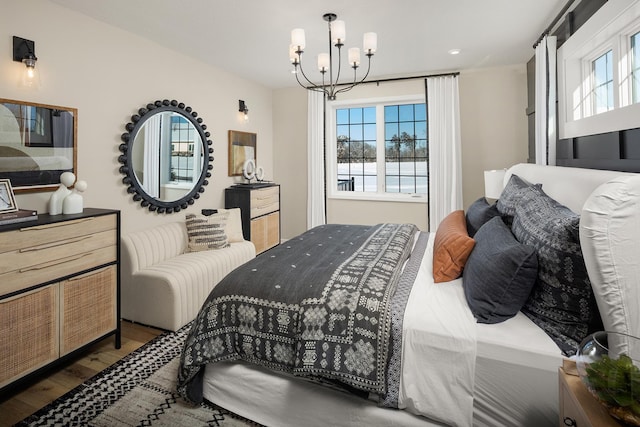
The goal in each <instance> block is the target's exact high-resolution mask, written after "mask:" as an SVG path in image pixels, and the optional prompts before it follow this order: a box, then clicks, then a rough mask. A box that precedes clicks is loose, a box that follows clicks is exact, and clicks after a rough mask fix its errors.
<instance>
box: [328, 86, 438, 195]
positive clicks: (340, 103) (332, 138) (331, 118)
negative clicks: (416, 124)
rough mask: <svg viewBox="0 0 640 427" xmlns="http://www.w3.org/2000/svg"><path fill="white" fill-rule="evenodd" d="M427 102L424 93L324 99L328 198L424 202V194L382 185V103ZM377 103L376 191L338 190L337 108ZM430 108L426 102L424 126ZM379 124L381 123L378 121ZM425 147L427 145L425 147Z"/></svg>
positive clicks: (375, 104) (383, 158) (368, 105)
mask: <svg viewBox="0 0 640 427" xmlns="http://www.w3.org/2000/svg"><path fill="white" fill-rule="evenodd" d="M421 103H423V104H424V103H426V98H425V95H424V94H414V95H404V96H393V97H380V98H362V99H347V100H335V101H330V102H328V103H327V129H326V136H327V138H326V141H327V143H326V148H325V149H326V159H325V167H326V171H327V176H326V178H325V179H326V182H327V198H328V199H341V200H369V201H387V202H408V203H427V194H417V193H386V192H385V191H384V188H385V187H384V186H385V133H384V132H385V126H384V122H385V121H384V106H385V105H403V104H421ZM364 107H376V165H377V168H376V172H377V177H378V179H377V191H376V192H375V193H373V192H359V191H356V192H354V191H338V189H337V187H338V165H337V144H336V140H337V135H336V110H338V109H344V108H364ZM428 116H429V110H428V106H427V130H428V129H429V123H428V121H429V119H428ZM381 124H382V125H381ZM428 146H429V137H428V134H427V147H428ZM427 149H428V148H427ZM427 152H428V151H427ZM428 171H429V168H428V164H427V183H428V179H429V178H428Z"/></svg>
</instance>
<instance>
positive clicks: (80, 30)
mask: <svg viewBox="0 0 640 427" xmlns="http://www.w3.org/2000/svg"><path fill="white" fill-rule="evenodd" d="M13 35H16V36H19V37H24V38H27V39H30V40H33V41H35V45H36V56H37V57H38V63H37V67H38V69H39V70H40V73H41V81H42V86H41V88H40V89H39V90H38V91H31V90H26V89H24V88H20V87H18V85H17V81H18V78H19V73H20V72H21V71H22V69H24V65H22V64H21V63H18V62H13V61H12V60H11V51H12V36H13ZM0 52H2V55H1V56H0V58H2V60H0V76H1V77H0V97H3V98H9V99H16V100H21V101H32V102H38V103H44V104H52V105H61V106H68V107H75V108H77V109H78V173H77V175H78V179H83V180H85V181H87V183H88V189H87V191H86V192H85V194H84V204H85V206H87V207H100V208H114V209H120V210H121V211H122V226H123V232H124V233H126V232H128V231H130V230H134V229H140V228H146V227H151V226H153V225H154V224H159V223H162V222H167V221H176V220H180V219H183V218H184V212H199V211H200V209H202V208H216V207H223V204H224V188H225V187H228V186H229V185H231V184H233V182H234V178H231V177H228V176H227V159H228V157H227V144H228V143H227V132H228V130H229V129H234V130H242V131H248V132H255V133H257V135H258V138H257V141H258V153H257V158H258V164H259V165H261V166H263V167H264V169H265V178H266V179H269V180H270V179H273V174H274V162H273V156H272V153H273V149H272V133H273V130H272V123H273V117H272V115H271V113H272V91H271V90H270V89H267V88H265V87H263V86H261V85H258V84H255V83H253V82H250V81H246V80H243V79H240V78H237V77H235V76H234V75H231V74H229V73H226V72H224V71H221V70H220V69H217V68H214V67H211V66H208V65H206V64H203V63H201V62H198V61H195V60H193V59H191V58H189V57H187V56H184V55H182V54H180V53H178V52H175V51H171V50H168V49H165V48H163V47H161V46H159V45H156V44H155V43H153V42H151V41H148V40H145V39H142V38H140V37H138V36H135V35H133V34H131V33H128V32H125V31H122V30H120V29H117V28H114V27H111V26H108V25H105V24H102V23H100V22H98V21H95V20H93V19H90V18H87V17H86V16H84V15H81V14H78V13H75V12H71V11H69V10H67V9H65V8H63V7H60V6H57V5H55V4H53V3H51V2H49V1H44V0H30V1H27V2H17V1H15V2H4V4H3V6H2V13H0ZM156 99H176V100H178V101H181V102H184V103H185V104H187V105H190V106H191V107H193V109H194V110H195V111H197V112H198V113H199V116H200V117H202V118H203V120H204V123H205V124H206V125H207V127H208V129H207V130H208V131H209V132H211V140H212V141H213V143H214V150H215V152H214V157H215V160H214V162H213V166H214V168H213V171H212V174H213V176H212V177H211V178H210V179H209V185H208V186H207V187H205V188H206V191H205V192H204V193H203V194H202V197H201V198H200V199H199V200H198V201H196V203H195V205H193V206H191V207H189V209H188V210H187V211H183V212H180V213H176V214H171V215H159V214H156V213H152V212H149V211H148V210H147V209H146V208H142V207H141V206H140V205H139V203H136V202H134V201H133V200H132V199H131V197H130V195H128V194H127V193H126V191H125V186H124V185H123V184H122V182H121V179H122V175H121V174H120V173H119V172H118V168H119V166H120V164H119V163H118V161H117V157H118V155H119V151H118V146H119V144H120V143H121V141H120V135H121V134H122V133H123V132H124V131H125V129H124V125H125V123H126V122H128V121H129V120H130V117H131V115H132V114H135V113H136V112H137V109H138V108H140V107H142V106H144V105H146V104H147V103H149V102H153V101H155V100H156ZM238 99H243V100H245V101H246V102H247V105H248V106H249V108H250V120H249V122H247V123H245V122H244V121H243V120H242V118H241V115H240V114H239V113H238ZM50 194H51V193H46V192H45V193H36V194H27V195H18V196H17V203H18V206H19V207H22V208H27V209H37V210H38V211H39V212H46V211H47V208H46V204H47V200H48V199H49V196H50Z"/></svg>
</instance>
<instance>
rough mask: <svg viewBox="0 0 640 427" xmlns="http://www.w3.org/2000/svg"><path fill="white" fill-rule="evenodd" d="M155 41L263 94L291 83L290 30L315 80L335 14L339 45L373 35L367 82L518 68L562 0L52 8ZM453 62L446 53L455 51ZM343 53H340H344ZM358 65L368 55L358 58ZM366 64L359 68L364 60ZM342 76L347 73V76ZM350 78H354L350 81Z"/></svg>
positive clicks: (93, 2) (137, 1)
mask: <svg viewBox="0 0 640 427" xmlns="http://www.w3.org/2000/svg"><path fill="white" fill-rule="evenodd" d="M51 1H53V2H54V3H57V4H59V5H62V6H64V7H67V8H70V9H73V10H75V11H78V12H80V13H83V14H85V15H88V16H91V17H93V18H95V19H97V20H100V21H104V22H106V23H108V24H111V25H114V26H116V27H119V28H122V29H124V30H127V31H130V32H132V33H135V34H138V35H140V36H142V37H145V38H148V39H152V40H155V41H156V42H157V43H159V44H161V45H164V46H166V47H168V48H171V49H174V50H179V51H181V52H183V53H185V54H187V55H190V56H193V57H195V58H198V59H200V60H201V61H203V62H206V63H209V64H212V65H215V66H217V67H219V68H222V69H225V70H227V71H230V72H232V73H234V74H237V75H240V76H242V77H244V78H247V79H250V80H253V81H256V82H259V83H261V84H264V85H265V86H267V87H271V88H282V87H288V86H292V85H295V84H296V83H295V79H294V77H293V76H292V75H291V73H290V71H291V68H292V66H291V64H290V62H289V52H288V50H289V42H290V32H291V30H292V29H293V28H304V29H305V32H306V41H307V47H306V49H305V55H304V56H303V60H305V59H306V60H307V61H308V62H304V64H308V66H307V67H306V68H305V69H306V70H308V71H311V72H309V73H308V75H310V76H313V77H312V80H316V81H319V80H320V74H319V73H317V71H316V69H317V68H316V66H315V63H316V59H315V57H316V55H317V54H318V53H321V52H327V51H328V33H327V24H326V22H325V21H323V19H322V15H323V14H324V13H326V12H333V13H336V14H337V15H338V19H342V20H344V21H345V23H346V29H347V36H346V37H347V40H346V43H345V45H346V46H345V47H347V48H348V47H360V48H361V49H362V35H363V33H365V32H369V31H373V32H376V33H378V52H377V53H376V55H375V56H374V57H373V58H372V67H371V73H370V77H369V79H371V78H383V77H393V76H407V75H419V74H425V73H437V72H448V71H461V70H465V69H472V68H486V67H493V66H501V65H512V64H523V63H525V62H527V61H528V60H529V59H530V58H531V57H532V56H533V54H534V51H533V47H532V46H533V43H534V42H535V41H536V40H537V39H538V37H539V36H540V34H541V33H542V31H543V30H544V29H545V28H546V27H547V26H548V25H549V23H550V22H551V21H552V20H553V18H554V17H555V16H556V15H557V14H558V12H559V11H560V10H561V9H562V6H563V5H564V3H565V0H395V1H391V0H181V1H177V0H51ZM454 48H456V49H461V53H460V54H459V55H456V56H453V55H449V54H448V51H449V50H451V49H454ZM344 55H346V52H344ZM363 59H364V56H363ZM363 63H364V61H363ZM343 75H344V74H343ZM348 75H349V76H351V75H352V74H348Z"/></svg>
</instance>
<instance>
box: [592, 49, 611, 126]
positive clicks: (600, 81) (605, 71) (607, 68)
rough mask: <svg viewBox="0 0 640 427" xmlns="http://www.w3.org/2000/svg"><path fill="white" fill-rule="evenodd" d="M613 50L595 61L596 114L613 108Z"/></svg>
mask: <svg viewBox="0 0 640 427" xmlns="http://www.w3.org/2000/svg"><path fill="white" fill-rule="evenodd" d="M612 58H613V51H612V50H609V51H608V52H607V53H605V54H604V55H602V56H600V57H599V58H598V59H596V60H595V61H593V63H592V66H593V94H594V96H593V103H594V105H593V110H594V112H595V113H596V114H600V113H604V112H606V111H609V110H613V59H612Z"/></svg>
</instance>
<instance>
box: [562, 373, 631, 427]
mask: <svg viewBox="0 0 640 427" xmlns="http://www.w3.org/2000/svg"><path fill="white" fill-rule="evenodd" d="M558 377H559V381H560V422H559V425H560V426H574V427H609V426H622V425H623V424H622V423H620V422H618V421H617V420H616V419H615V418H613V417H611V415H609V412H608V411H607V408H605V407H604V406H603V405H602V404H601V403H600V402H598V401H597V400H596V398H595V397H593V395H592V394H591V393H590V392H589V390H587V387H586V386H585V385H584V384H583V383H582V380H581V379H580V377H579V376H578V372H577V371H576V364H575V362H574V361H572V360H565V361H564V363H563V366H562V367H561V368H559V369H558Z"/></svg>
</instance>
